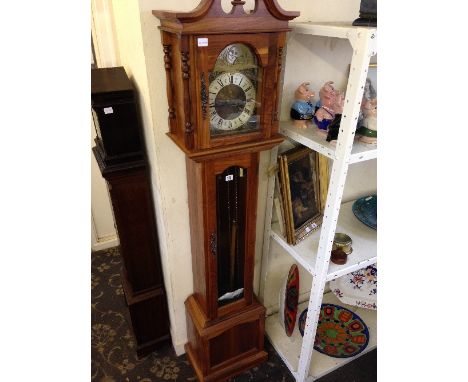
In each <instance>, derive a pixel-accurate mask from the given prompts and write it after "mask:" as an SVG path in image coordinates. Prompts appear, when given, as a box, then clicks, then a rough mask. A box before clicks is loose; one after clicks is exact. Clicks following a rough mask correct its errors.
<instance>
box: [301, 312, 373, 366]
mask: <svg viewBox="0 0 468 382" xmlns="http://www.w3.org/2000/svg"><path fill="white" fill-rule="evenodd" d="M306 319H307V309H306V310H304V311H303V312H302V313H301V316H300V317H299V331H300V332H301V335H302V336H304V328H305V321H306ZM368 343H369V329H368V328H367V325H366V324H365V323H364V321H363V320H362V319H361V318H360V317H359V316H358V315H357V314H356V313H354V312H352V311H350V310H348V309H346V308H344V307H342V306H339V305H333V304H322V307H321V309H320V318H319V322H318V325H317V334H316V335H315V342H314V349H315V350H317V351H318V352H320V353H323V354H326V355H328V356H330V357H335V358H349V357H354V356H355V355H357V354H359V353H360V352H362V351H363V350H364V349H365V348H366V347H367V344H368Z"/></svg>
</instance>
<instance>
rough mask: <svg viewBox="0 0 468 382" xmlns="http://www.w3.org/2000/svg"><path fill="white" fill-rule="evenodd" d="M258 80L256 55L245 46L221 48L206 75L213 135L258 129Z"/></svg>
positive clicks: (238, 44)
mask: <svg viewBox="0 0 468 382" xmlns="http://www.w3.org/2000/svg"><path fill="white" fill-rule="evenodd" d="M260 80H261V78H260V70H259V67H258V62H257V57H256V55H255V53H254V52H253V51H252V50H251V48H249V47H248V46H247V45H245V44H240V43H237V44H230V45H228V46H226V47H225V48H224V49H223V50H222V51H221V53H220V54H219V56H218V58H217V60H216V64H215V67H214V69H213V71H212V72H210V75H209V81H210V84H209V89H208V91H209V110H208V112H209V123H210V132H211V135H212V136H216V135H226V134H242V133H248V132H253V131H258V129H259V116H258V115H257V114H258V112H257V109H258V107H259V106H260V105H259V103H258V101H257V99H258V85H259V81H260Z"/></svg>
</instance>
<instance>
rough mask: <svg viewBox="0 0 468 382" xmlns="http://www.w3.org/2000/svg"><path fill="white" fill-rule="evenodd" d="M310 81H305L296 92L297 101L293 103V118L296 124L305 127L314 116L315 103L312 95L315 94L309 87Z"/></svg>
mask: <svg viewBox="0 0 468 382" xmlns="http://www.w3.org/2000/svg"><path fill="white" fill-rule="evenodd" d="M308 85H309V82H303V83H302V84H301V85H299V87H298V88H297V89H296V91H295V92H294V97H295V101H294V103H293V104H292V105H291V112H290V115H291V119H293V120H294V125H295V126H296V127H300V128H302V129H305V128H306V127H307V121H310V120H311V119H312V117H313V116H314V105H313V104H312V103H311V99H312V97H313V96H314V95H315V93H313V92H312V91H310V90H309V89H308V87H307V86H308Z"/></svg>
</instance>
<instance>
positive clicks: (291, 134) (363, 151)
mask: <svg viewBox="0 0 468 382" xmlns="http://www.w3.org/2000/svg"><path fill="white" fill-rule="evenodd" d="M280 132H281V133H282V134H283V135H285V136H287V137H288V138H291V139H293V140H294V141H297V142H299V143H301V144H303V145H304V146H307V147H309V148H311V149H312V150H315V151H317V152H318V153H320V154H322V155H325V156H326V157H328V158H330V159H333V160H335V159H337V157H336V143H333V144H332V143H330V142H327V141H326V135H325V134H323V133H320V132H319V130H318V129H317V128H316V127H315V126H312V127H308V128H307V129H302V128H300V127H296V126H294V123H293V121H282V122H280ZM375 158H377V146H376V145H369V144H366V143H362V142H360V141H359V140H358V139H357V138H355V139H354V144H353V148H352V150H351V156H350V158H349V163H350V164H351V163H358V162H363V161H366V160H370V159H375Z"/></svg>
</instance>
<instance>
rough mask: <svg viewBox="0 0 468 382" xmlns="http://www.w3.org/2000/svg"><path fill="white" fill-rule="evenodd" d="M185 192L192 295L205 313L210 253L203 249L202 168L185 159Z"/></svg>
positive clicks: (205, 246) (198, 164) (204, 246)
mask: <svg viewBox="0 0 468 382" xmlns="http://www.w3.org/2000/svg"><path fill="white" fill-rule="evenodd" d="M186 166H187V191H188V202H189V218H190V239H191V249H192V271H193V293H194V295H195V297H196V299H197V300H198V302H199V303H200V305H201V306H202V307H203V309H204V310H205V311H207V309H208V307H207V294H208V293H209V289H208V288H207V283H208V280H207V279H206V277H207V268H208V263H207V261H208V260H207V259H206V258H205V256H210V252H209V251H208V252H206V255H205V251H206V249H205V248H209V245H208V246H207V245H205V236H206V234H205V229H204V227H205V219H206V218H205V215H204V211H205V208H204V204H203V202H204V200H203V166H202V164H201V163H196V162H195V161H193V160H191V159H189V158H187V160H186Z"/></svg>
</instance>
